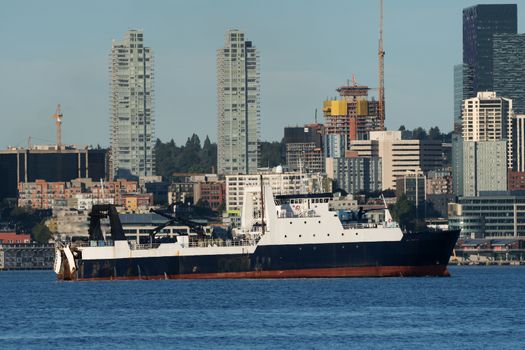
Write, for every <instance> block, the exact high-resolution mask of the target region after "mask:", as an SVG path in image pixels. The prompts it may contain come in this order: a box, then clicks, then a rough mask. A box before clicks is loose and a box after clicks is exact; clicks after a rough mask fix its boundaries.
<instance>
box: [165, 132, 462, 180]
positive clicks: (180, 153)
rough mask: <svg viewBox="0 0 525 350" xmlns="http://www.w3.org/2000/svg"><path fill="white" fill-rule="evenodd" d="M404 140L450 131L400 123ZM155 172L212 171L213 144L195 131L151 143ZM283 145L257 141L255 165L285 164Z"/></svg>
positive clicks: (445, 137) (446, 136) (445, 138)
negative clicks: (181, 137) (183, 137)
mask: <svg viewBox="0 0 525 350" xmlns="http://www.w3.org/2000/svg"><path fill="white" fill-rule="evenodd" d="M398 130H399V131H401V133H402V135H403V138H404V139H408V140H440V141H442V142H451V140H452V132H449V133H443V132H441V130H439V127H437V126H434V127H431V128H430V129H428V131H427V130H426V129H424V128H422V127H417V128H414V129H412V130H408V129H407V128H406V127H405V126H404V125H401V126H400V127H399V129H398ZM155 156H156V170H157V171H156V172H157V175H161V176H163V177H164V178H166V179H169V178H170V177H171V176H172V175H173V173H212V172H216V171H217V144H216V143H215V142H211V141H210V138H209V137H208V136H206V138H205V139H204V143H202V144H201V140H200V138H199V136H198V135H197V134H193V135H192V136H191V137H188V139H187V140H186V143H185V144H183V145H180V146H178V145H177V144H176V143H175V141H173V139H171V140H170V141H168V142H165V143H164V142H162V141H161V140H160V139H157V142H156V143H155ZM285 162H286V145H285V143H284V139H282V140H281V141H261V142H259V166H260V167H275V166H277V165H281V164H285Z"/></svg>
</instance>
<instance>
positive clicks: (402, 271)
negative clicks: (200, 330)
mask: <svg viewBox="0 0 525 350" xmlns="http://www.w3.org/2000/svg"><path fill="white" fill-rule="evenodd" d="M422 276H435V277H448V276H450V273H449V272H448V269H447V266H444V265H427V266H364V267H334V268H323V269H300V270H276V271H246V272H217V273H192V274H178V275H156V276H125V277H116V278H115V277H107V278H106V277H103V278H81V279H78V280H82V281H99V280H161V279H228V278H229V279H234V278H237V279H240V278H335V277H422ZM59 279H61V278H60V276H59ZM72 279H73V280H75V278H74V277H73V278H72Z"/></svg>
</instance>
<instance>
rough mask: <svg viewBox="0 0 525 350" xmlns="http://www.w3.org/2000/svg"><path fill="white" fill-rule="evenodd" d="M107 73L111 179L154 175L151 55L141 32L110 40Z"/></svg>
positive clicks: (137, 31) (135, 31)
mask: <svg viewBox="0 0 525 350" xmlns="http://www.w3.org/2000/svg"><path fill="white" fill-rule="evenodd" d="M109 70H110V89H111V91H110V106H111V135H110V141H111V168H112V177H114V178H115V177H123V178H129V177H131V176H151V175H154V169H155V154H154V134H155V119H154V114H153V53H152V50H151V49H150V48H149V47H144V34H143V31H142V30H129V31H128V32H126V34H125V35H124V39H123V40H113V44H112V47H111V53H110V64H109Z"/></svg>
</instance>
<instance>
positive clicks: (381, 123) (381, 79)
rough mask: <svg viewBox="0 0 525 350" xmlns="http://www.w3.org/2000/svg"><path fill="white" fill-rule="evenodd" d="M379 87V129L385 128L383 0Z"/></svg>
mask: <svg viewBox="0 0 525 350" xmlns="http://www.w3.org/2000/svg"><path fill="white" fill-rule="evenodd" d="M378 59H379V62H378V63H379V70H378V73H379V88H378V90H379V91H378V95H379V96H378V100H379V101H378V102H379V103H378V116H379V128H380V129H379V130H385V74H384V69H385V51H384V49H383V0H379V50H378Z"/></svg>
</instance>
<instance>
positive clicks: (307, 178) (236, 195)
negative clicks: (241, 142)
mask: <svg viewBox="0 0 525 350" xmlns="http://www.w3.org/2000/svg"><path fill="white" fill-rule="evenodd" d="M278 168H279V167H278ZM261 177H262V179H263V181H264V184H265V185H266V186H268V185H269V186H271V188H272V192H273V194H274V196H275V195H286V194H299V193H323V192H331V190H332V188H331V184H329V183H328V182H329V181H327V178H326V176H324V175H321V174H312V173H308V174H306V173H283V172H281V171H280V169H278V170H277V171H275V172H268V173H261V174H253V175H227V176H226V210H227V211H228V212H229V213H234V214H239V213H240V210H241V208H242V205H243V202H244V190H245V189H246V188H247V187H252V188H260V187H261Z"/></svg>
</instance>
